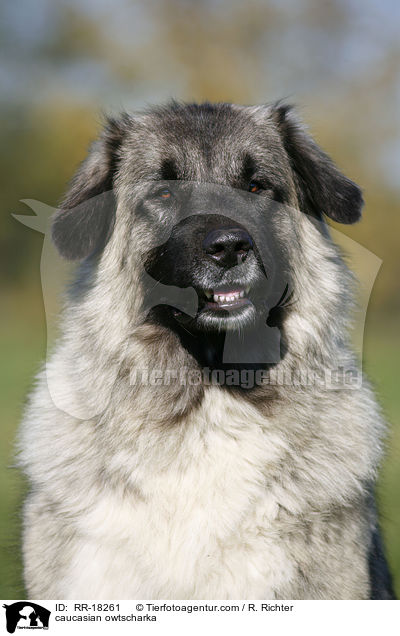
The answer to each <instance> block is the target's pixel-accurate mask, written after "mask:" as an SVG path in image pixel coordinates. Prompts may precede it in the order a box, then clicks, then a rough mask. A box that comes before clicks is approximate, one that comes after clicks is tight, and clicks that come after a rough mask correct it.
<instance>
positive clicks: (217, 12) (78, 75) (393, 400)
mask: <svg viewBox="0 0 400 636" xmlns="http://www.w3.org/2000/svg"><path fill="white" fill-rule="evenodd" d="M399 27H400V5H399V3H398V2H397V0H380V2H376V1H375V0H331V1H329V0H328V1H323V0H269V1H263V0H247V1H246V2H239V1H238V0H146V1H145V0H143V1H142V2H135V1H128V0H114V1H113V2H112V3H111V2H109V1H107V0H96V1H94V0H93V1H92V0H79V1H75V0H64V1H63V0H36V1H35V2H33V1H32V0H19V2H12V0H7V1H6V2H3V3H2V4H1V6H0V50H1V53H2V57H1V62H0V119H1V132H0V173H1V175H2V186H1V190H0V197H1V216H0V259H1V269H0V280H1V288H2V296H1V299H2V301H1V316H0V321H1V332H0V334H1V335H0V338H1V344H2V358H1V364H0V380H1V382H0V391H1V405H2V413H3V420H2V429H1V442H2V444H1V451H0V452H1V462H0V470H1V475H0V501H1V506H0V546H1V547H0V567H1V572H2V576H1V580H0V587H1V589H0V597H2V598H4V599H8V598H18V597H21V596H23V591H22V589H23V588H22V584H21V565H20V556H19V550H18V544H19V523H20V522H19V510H20V504H21V493H22V491H23V484H22V482H21V479H20V477H19V476H18V474H17V472H16V471H15V470H14V469H13V467H12V454H13V443H14V438H15V430H16V426H17V423H18V420H19V418H20V415H21V409H22V407H23V402H24V397H25V395H26V392H27V390H28V389H29V387H30V386H31V384H32V378H33V375H34V373H35V372H36V370H37V369H38V366H39V363H40V360H41V359H43V357H44V355H45V346H46V327H45V316H44V310H43V301H42V295H41V285H40V271H39V263H40V253H41V247H42V237H41V235H40V234H39V233H37V232H34V231H33V230H30V229H28V228H26V227H24V226H23V225H21V224H19V223H18V222H17V221H16V220H15V219H13V218H12V217H11V213H12V212H13V213H20V214H29V210H28V208H27V207H26V206H25V205H24V204H22V203H20V200H21V199H24V198H33V199H37V200H40V201H43V202H45V203H47V204H49V205H57V202H58V201H59V199H60V197H61V196H62V193H63V191H64V189H65V186H66V183H67V181H68V179H69V178H70V177H71V176H72V174H73V172H74V169H75V167H76V165H77V163H78V162H79V161H80V160H82V159H83V157H84V156H85V151H86V148H87V145H88V143H89V141H90V140H91V139H92V138H93V137H94V136H95V135H96V132H97V130H98V126H99V122H100V119H101V116H100V115H101V111H106V112H115V111H119V110H121V109H127V110H132V109H135V108H137V107H143V106H145V105H146V104H148V103H155V102H160V101H163V100H166V99H168V98H169V97H175V98H180V99H188V100H204V99H208V100H222V101H237V102H240V103H261V102H265V101H272V100H275V99H279V98H282V97H283V98H286V99H287V100H289V101H292V102H295V103H297V104H299V105H300V112H301V113H302V116H303V118H304V119H305V120H306V122H307V123H308V124H309V126H310V129H311V131H312V133H313V134H314V136H315V137H316V139H317V140H318V142H319V143H320V144H321V145H322V146H323V147H324V148H325V149H326V151H327V152H328V153H329V154H331V155H332V156H333V157H334V159H335V160H336V162H337V163H338V165H339V166H340V168H341V169H342V170H343V171H344V172H345V173H346V174H348V175H349V176H350V177H351V178H353V179H354V180H356V181H357V182H358V183H359V184H360V185H361V186H362V187H363V190H364V193H365V200H366V208H365V216H364V220H363V222H362V223H361V224H358V225H356V226H354V227H349V228H345V229H343V228H342V227H340V228H339V227H338V228H337V229H340V231H341V232H343V231H344V232H345V233H346V234H347V235H348V236H349V237H351V238H352V239H353V240H355V241H357V242H358V243H360V244H361V245H363V246H365V247H366V248H367V249H368V250H370V251H371V252H373V253H374V254H376V255H377V256H379V257H380V258H381V259H382V261H383V264H382V267H381V270H380V272H379V275H378V278H377V280H376V284H375V286H374V290H373V293H372V297H371V302H370V307H369V311H368V318H367V324H366V332H365V341H364V367H365V369H366V370H367V372H368V373H369V375H370V377H371V379H372V381H373V383H374V384H375V386H376V388H377V392H378V395H379V396H380V399H381V403H382V405H383V408H384V411H385V413H386V415H387V418H388V420H389V422H390V424H391V434H390V436H389V438H388V443H387V456H386V459H385V462H384V464H383V466H382V471H381V477H380V481H379V492H378V495H379V504H380V510H381V515H382V524H383V530H384V534H385V538H386V544H387V552H388V556H389V560H390V564H391V568H392V571H393V574H394V577H395V582H396V587H397V593H398V594H400V497H399V490H400V424H399V422H400V417H399V416H400V389H399V387H398V379H397V378H398V373H399V367H400V365H399V357H400V340H399V333H398V332H399V330H398V321H399V315H400V295H399V293H398V292H399V281H400V261H399V258H398V252H399V242H398V237H399V234H400V232H399V230H400V210H399V207H400V182H399V179H398V174H399V169H400V108H399V106H400V64H399V62H400V41H399V38H398V33H399ZM350 424H351V423H349V425H350Z"/></svg>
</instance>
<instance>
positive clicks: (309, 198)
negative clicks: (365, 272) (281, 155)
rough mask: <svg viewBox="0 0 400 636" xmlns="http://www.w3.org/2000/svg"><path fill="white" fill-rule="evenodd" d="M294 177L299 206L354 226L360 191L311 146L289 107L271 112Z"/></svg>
mask: <svg viewBox="0 0 400 636" xmlns="http://www.w3.org/2000/svg"><path fill="white" fill-rule="evenodd" d="M272 113H273V118H274V121H275V122H276V124H277V126H278V128H279V130H280V133H281V137H282V140H283V144H284V147H285V149H286V152H287V154H288V156H289V160H290V163H291V166H292V170H293V172H294V175H295V180H296V185H297V188H298V196H299V199H300V205H302V206H303V209H305V211H309V212H311V213H313V214H314V215H315V214H317V215H318V216H321V213H324V214H326V215H327V216H329V217H330V218H331V219H333V220H334V221H337V222H338V223H355V222H356V221H358V220H359V219H360V217H361V210H362V207H363V204H364V201H363V198H362V193H361V190H360V188H359V187H358V186H357V185H356V184H355V183H353V181H350V179H348V178H347V177H345V176H344V174H342V173H341V172H340V171H339V170H338V169H337V167H336V166H335V164H334V163H333V161H332V159H330V157H328V155H326V154H325V153H324V152H323V150H321V148H320V147H319V146H318V145H317V144H316V143H315V141H314V140H313V139H312V137H311V136H310V135H309V134H308V133H307V132H306V130H305V129H304V127H303V125H302V124H301V123H300V121H299V120H298V118H297V116H296V114H295V113H294V112H293V107H292V106H289V105H282V104H277V105H275V106H274V107H273V109H272Z"/></svg>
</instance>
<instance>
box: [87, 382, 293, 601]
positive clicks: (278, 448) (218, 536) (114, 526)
mask: <svg viewBox="0 0 400 636" xmlns="http://www.w3.org/2000/svg"><path fill="white" fill-rule="evenodd" d="M243 408H244V407H243ZM253 415H254V419H253V420H251V419H249V408H248V405H247V406H246V412H244V411H243V412H242V410H241V407H240V402H239V401H236V400H233V399H232V398H230V397H225V396H224V395H223V394H222V393H221V392H220V391H214V392H212V391H211V392H210V395H209V396H208V397H207V398H206V399H205V402H204V404H203V405H202V408H201V409H199V410H198V411H197V412H196V413H195V414H194V415H193V417H192V419H191V420H190V421H189V420H188V421H187V422H186V423H185V424H184V425H185V426H186V430H182V429H181V431H180V432H179V433H178V432H177V431H175V432H174V431H171V434H170V436H169V438H168V440H167V442H164V443H160V444H153V447H151V446H150V445H149V446H146V444H145V445H144V446H143V445H141V447H140V451H138V453H137V455H136V456H135V455H133V456H132V457H131V458H130V461H131V462H132V470H131V476H130V485H131V486H132V495H131V496H129V495H127V494H125V495H124V497H121V498H120V499H119V500H115V497H113V496H112V495H107V494H104V493H103V494H102V495H101V496H99V497H98V499H97V503H96V505H95V506H94V507H93V506H92V507H91V511H90V512H89V513H88V515H87V516H86V518H85V520H84V525H85V527H86V528H87V527H90V528H91V534H92V538H93V541H94V543H93V545H95V544H101V546H102V548H101V549H100V552H99V551H97V555H98V557H97V562H99V554H100V555H102V557H101V558H104V566H105V568H106V569H107V572H108V575H107V577H106V580H107V581H108V582H110V581H111V579H112V578H113V573H115V578H116V579H117V578H118V582H117V581H116V580H114V581H113V585H114V589H115V585H117V587H119V588H120V589H121V597H122V596H123V595H125V594H127V596H128V597H133V596H138V595H139V596H140V595H142V596H147V597H158V598H168V597H169V598H224V597H225V598H226V597H230V598H235V597H236V598H242V597H247V598H252V597H253V598H256V597H264V598H265V597H267V596H268V595H269V596H270V597H272V596H273V594H274V590H275V589H279V588H282V586H284V585H285V584H286V583H287V582H288V580H290V578H291V577H292V574H293V572H292V569H293V568H292V564H291V563H290V561H289V560H288V558H287V556H286V553H285V549H284V546H283V545H282V544H281V543H280V541H279V522H278V520H277V518H278V513H279V502H278V501H277V500H276V497H274V496H273V495H272V494H271V493H270V492H269V491H268V489H267V487H266V475H267V474H268V472H269V469H270V468H271V467H273V466H274V465H276V463H277V462H278V461H279V458H280V457H281V454H282V452H283V451H284V447H285V445H284V442H283V440H282V439H280V438H279V437H274V435H273V434H272V433H270V434H269V435H266V433H265V427H264V425H265V422H263V421H261V420H260V416H259V415H258V421H257V413H256V411H254V414H253ZM112 461H113V465H114V468H115V467H116V466H117V464H118V462H121V465H122V464H125V466H126V463H127V461H128V457H127V455H126V453H125V452H124V451H121V452H120V454H119V456H118V455H116V456H114V457H113V460H112ZM135 489H137V490H138V492H140V494H139V495H137V496H135V494H134V493H135ZM121 546H123V550H121ZM97 550H99V548H98V547H97ZM120 555H122V557H121V556H120ZM121 558H122V560H121ZM120 561H121V563H120ZM103 580H104V579H103ZM110 589H111V585H110ZM99 593H101V595H103V596H107V594H106V590H102V591H100V590H99Z"/></svg>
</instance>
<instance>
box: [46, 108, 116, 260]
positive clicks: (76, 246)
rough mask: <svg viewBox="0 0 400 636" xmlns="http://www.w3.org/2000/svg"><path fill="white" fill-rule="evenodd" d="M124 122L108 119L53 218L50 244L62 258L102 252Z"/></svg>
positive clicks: (113, 204) (110, 220) (110, 216)
mask: <svg viewBox="0 0 400 636" xmlns="http://www.w3.org/2000/svg"><path fill="white" fill-rule="evenodd" d="M127 119H128V116H127V115H123V116H122V117H121V118H120V119H119V120H115V119H111V118H109V119H107V123H106V126H105V127H104V130H103V132H102V134H101V136H100V138H99V139H98V140H97V141H95V142H94V143H93V144H92V146H91V148H90V150H89V154H88V156H87V157H86V159H85V160H84V161H83V163H82V164H81V166H80V168H79V170H78V172H77V173H76V175H75V177H74V178H73V179H72V181H71V184H70V187H69V190H68V192H67V194H66V196H65V198H64V201H63V202H62V204H61V206H60V208H59V209H58V210H57V212H56V213H55V215H54V217H53V225H52V237H53V241H54V243H55V244H56V246H57V248H58V250H59V252H60V254H61V255H62V256H64V258H68V259H70V260H77V259H82V258H85V257H86V256H88V255H89V254H92V253H93V252H95V251H98V250H100V249H102V248H103V247H104V246H105V244H106V242H107V240H108V238H109V237H110V235H111V232H112V228H113V224H114V219H115V208H116V201H115V197H114V193H113V182H114V176H115V172H116V170H117V166H118V154H119V149H120V146H121V142H122V139H123V136H124V131H125V128H126V123H127Z"/></svg>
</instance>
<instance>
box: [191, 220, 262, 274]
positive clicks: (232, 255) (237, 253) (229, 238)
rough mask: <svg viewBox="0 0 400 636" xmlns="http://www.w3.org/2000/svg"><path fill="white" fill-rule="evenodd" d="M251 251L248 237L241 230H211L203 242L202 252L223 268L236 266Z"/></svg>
mask: <svg viewBox="0 0 400 636" xmlns="http://www.w3.org/2000/svg"><path fill="white" fill-rule="evenodd" d="M251 249H253V241H252V240H251V237H250V235H249V234H248V233H247V232H246V231H245V230H243V229H241V228H236V227H233V228H221V229H219V230H212V231H211V232H209V233H208V234H207V236H206V238H205V239H204V241H203V250H204V251H205V253H206V254H208V255H209V256H211V258H213V260H215V261H217V262H219V263H220V264H221V265H224V266H231V267H232V266H233V265H237V263H238V261H239V260H241V261H244V260H245V259H246V257H247V254H248V252H249V251H250V250H251Z"/></svg>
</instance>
